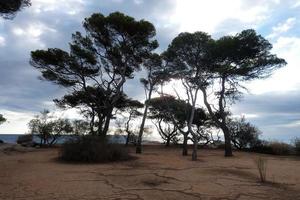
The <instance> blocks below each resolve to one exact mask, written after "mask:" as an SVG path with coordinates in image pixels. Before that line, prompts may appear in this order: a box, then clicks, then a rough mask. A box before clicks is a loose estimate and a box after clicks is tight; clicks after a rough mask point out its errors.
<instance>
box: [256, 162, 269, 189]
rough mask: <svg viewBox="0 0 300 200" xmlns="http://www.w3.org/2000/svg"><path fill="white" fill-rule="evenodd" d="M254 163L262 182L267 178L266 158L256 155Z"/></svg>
mask: <svg viewBox="0 0 300 200" xmlns="http://www.w3.org/2000/svg"><path fill="white" fill-rule="evenodd" d="M254 162H255V165H256V167H257V170H258V173H259V178H260V181H261V182H262V183H264V182H266V180H267V160H266V159H265V158H262V157H258V158H256V159H255V160H254Z"/></svg>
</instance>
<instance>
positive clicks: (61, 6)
mask: <svg viewBox="0 0 300 200" xmlns="http://www.w3.org/2000/svg"><path fill="white" fill-rule="evenodd" d="M86 2H87V1H84V0H64V1H61V0H51V1H49V0H36V1H35V2H34V3H33V5H32V9H33V10H34V12H36V13H45V12H52V11H55V12H62V13H67V14H69V15H75V14H78V13H79V12H81V11H83V9H84V4H85V3H86Z"/></svg>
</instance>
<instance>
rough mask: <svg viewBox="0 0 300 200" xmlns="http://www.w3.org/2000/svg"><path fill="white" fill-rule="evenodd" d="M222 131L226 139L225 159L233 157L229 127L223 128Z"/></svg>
mask: <svg viewBox="0 0 300 200" xmlns="http://www.w3.org/2000/svg"><path fill="white" fill-rule="evenodd" d="M222 131H223V133H224V139H225V157H230V156H232V147H231V136H230V132H229V130H228V128H227V126H226V125H225V126H222Z"/></svg>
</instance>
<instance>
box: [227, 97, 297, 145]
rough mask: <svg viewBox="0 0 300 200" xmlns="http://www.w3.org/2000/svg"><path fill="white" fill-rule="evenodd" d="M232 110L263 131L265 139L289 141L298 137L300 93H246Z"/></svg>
mask: <svg viewBox="0 0 300 200" xmlns="http://www.w3.org/2000/svg"><path fill="white" fill-rule="evenodd" d="M232 111H233V113H234V114H236V115H245V116H246V117H247V116H249V117H248V120H249V121H251V122H252V123H253V124H255V125H256V126H258V127H259V128H260V129H261V130H262V131H263V136H264V138H266V139H269V138H273V139H278V140H285V141H287V142H289V140H291V138H293V137H296V136H298V137H300V131H299V130H300V123H299V122H300V93H299V92H288V93H265V94H261V95H250V94H248V95H246V96H245V97H244V98H243V99H242V100H241V101H240V102H237V103H236V104H235V105H234V106H233V107H232Z"/></svg>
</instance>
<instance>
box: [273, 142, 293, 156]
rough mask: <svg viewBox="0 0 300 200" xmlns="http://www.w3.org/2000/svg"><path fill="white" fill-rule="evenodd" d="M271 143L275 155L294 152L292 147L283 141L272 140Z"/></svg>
mask: <svg viewBox="0 0 300 200" xmlns="http://www.w3.org/2000/svg"><path fill="white" fill-rule="evenodd" d="M269 145H270V147H271V149H272V153H273V154H275V155H289V154H291V152H292V147H291V146H290V145H289V144H286V143H283V142H271V143H270V144H269Z"/></svg>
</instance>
